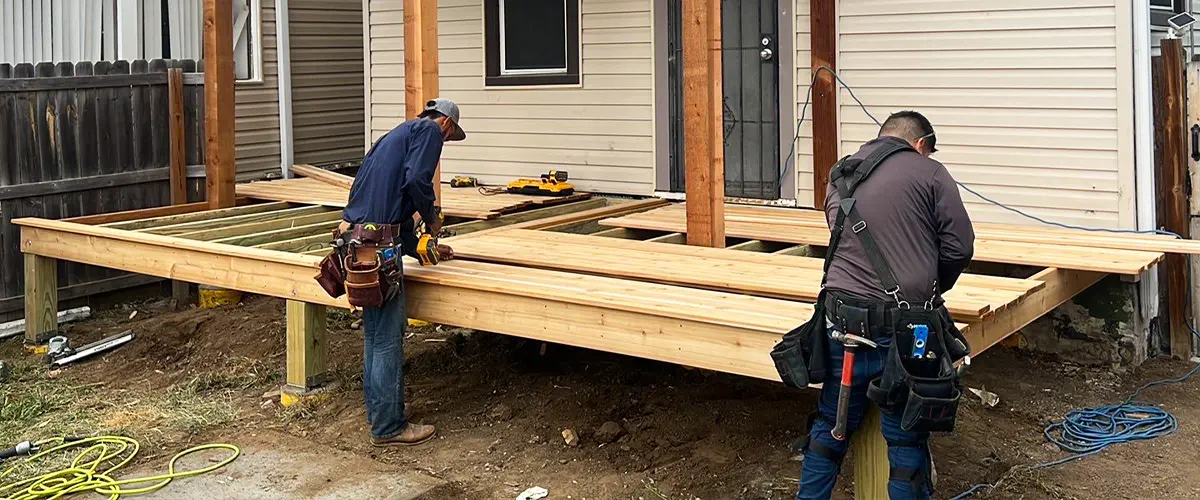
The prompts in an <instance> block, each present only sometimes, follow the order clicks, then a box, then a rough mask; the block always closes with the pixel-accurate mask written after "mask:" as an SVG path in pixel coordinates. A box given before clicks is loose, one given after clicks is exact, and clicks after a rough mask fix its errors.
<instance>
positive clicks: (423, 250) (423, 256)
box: [414, 210, 445, 266]
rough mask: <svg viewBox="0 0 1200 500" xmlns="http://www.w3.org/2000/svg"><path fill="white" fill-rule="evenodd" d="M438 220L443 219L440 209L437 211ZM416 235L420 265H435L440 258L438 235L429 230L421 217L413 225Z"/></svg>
mask: <svg viewBox="0 0 1200 500" xmlns="http://www.w3.org/2000/svg"><path fill="white" fill-rule="evenodd" d="M437 218H438V222H441V221H443V220H445V217H443V216H442V211H441V210H438V211H437ZM414 231H415V232H416V236H417V249H416V250H417V251H416V254H417V260H419V261H420V262H421V265H422V266H436V265H437V264H438V262H439V261H440V260H441V256H440V255H438V235H437V234H431V233H430V232H429V226H428V225H426V224H425V220H424V219H421V220H420V221H418V222H417V224H416V226H415V227H414Z"/></svg>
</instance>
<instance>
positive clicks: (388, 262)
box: [316, 224, 404, 308]
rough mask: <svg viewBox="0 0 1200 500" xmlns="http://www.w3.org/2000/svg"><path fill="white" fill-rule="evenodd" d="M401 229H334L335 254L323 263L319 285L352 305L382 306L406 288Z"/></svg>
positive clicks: (367, 226) (365, 226)
mask: <svg viewBox="0 0 1200 500" xmlns="http://www.w3.org/2000/svg"><path fill="white" fill-rule="evenodd" d="M402 230H403V229H402V227H401V226H399V225H395V224H354V225H352V226H351V227H350V229H349V230H348V231H345V232H340V231H338V230H336V229H335V230H334V231H333V242H332V243H331V245H332V246H333V251H332V252H330V253H329V254H328V255H326V256H325V258H324V259H322V260H321V266H320V273H319V274H318V275H317V276H316V280H317V283H319V284H320V285H321V288H322V289H324V290H325V292H326V293H328V294H329V295H330V296H331V297H333V298H338V297H341V296H342V295H343V294H345V295H346V299H347V300H348V301H349V302H350V305H351V306H354V307H359V308H362V307H380V306H382V305H383V303H384V302H387V301H388V300H390V299H391V298H392V297H395V296H396V294H398V293H399V292H400V291H401V288H402V287H403V281H404V272H403V264H402V263H401V260H400V259H401V255H402V253H401V251H400V248H399V247H398V246H397V245H396V239H398V238H399V236H400V234H401V231H402Z"/></svg>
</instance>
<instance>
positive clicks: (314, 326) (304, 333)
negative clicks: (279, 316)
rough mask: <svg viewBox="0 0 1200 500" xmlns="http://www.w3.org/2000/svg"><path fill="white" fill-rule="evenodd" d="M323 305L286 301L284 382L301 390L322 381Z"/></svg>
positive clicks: (314, 386)
mask: <svg viewBox="0 0 1200 500" xmlns="http://www.w3.org/2000/svg"><path fill="white" fill-rule="evenodd" d="M326 321H327V320H326V315H325V306H322V305H317V304H309V303H307V302H300V301H296V300H289V301H287V385H288V387H289V388H291V389H293V390H296V391H299V392H304V391H311V390H313V389H314V388H316V387H317V386H319V385H321V384H322V383H323V382H324V381H325V359H326V353H327V351H328V348H327V346H326V342H325V330H326V324H327V323H326Z"/></svg>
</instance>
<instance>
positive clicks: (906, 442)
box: [796, 339, 932, 500]
mask: <svg viewBox="0 0 1200 500" xmlns="http://www.w3.org/2000/svg"><path fill="white" fill-rule="evenodd" d="M889 341H890V339H887V340H885V341H883V342H880V347H879V349H871V348H867V347H862V348H859V349H858V351H856V352H855V353H854V381H853V385H852V386H851V393H850V411H849V415H848V417H847V419H846V427H847V429H846V430H847V438H846V440H845V441H838V440H836V439H833V436H832V435H831V434H830V431H832V430H833V424H834V423H835V422H836V421H837V405H838V392H839V391H840V390H841V389H840V387H841V385H840V382H841V377H842V353H843V349H842V343H841V342H838V341H836V340H832V339H830V341H829V360H830V364H829V368H830V376H829V379H828V380H826V381H825V384H824V385H823V386H822V388H821V400H820V403H819V405H818V411H819V412H820V414H821V416H820V418H818V419H816V421H815V422H813V428H812V431H811V432H810V433H809V440H810V442H817V443H820V444H822V445H825V446H826V447H828V448H830V449H831V450H833V451H834V452H835V453H837V454H838V455H841V456H845V454H846V450H847V448H848V447H849V446H850V439H849V435H850V434H851V433H853V432H854V431H855V429H858V426H859V425H860V424H862V420H863V415H864V414H865V413H866V411H867V405H868V404H871V402H870V400H869V399H867V384H869V383H870V381H871V380H872V379H874V378H877V377H879V375H880V374H881V373H882V372H883V360H884V354H885V353H886V352H887V345H888V344H889V343H890V342H889ZM882 427H883V437H884V439H886V440H887V442H888V461H889V462H891V466H892V468H908V469H920V470H921V471H927V470H928V467H929V465H928V461H927V455H928V452H927V451H926V450H927V448H924V447H923V446H924V445H925V444H926V443H927V442H928V441H929V433H927V432H925V433H916V432H907V431H905V430H904V429H901V428H900V417H899V416H898V415H889V414H887V413H886V412H885V413H884V414H883V424H882ZM914 443H919V444H920V445H921V447H917V446H913V444H914ZM840 469H841V464H838V463H834V462H833V461H832V460H830V459H829V458H826V457H825V456H824V455H821V454H819V453H816V452H814V451H813V450H812V449H811V447H810V448H809V449H807V450H805V451H804V467H803V474H802V475H801V477H800V491H799V492H797V493H796V499H797V500H807V499H828V498H829V497H830V496H831V495H832V494H833V486H834V483H836V482H837V475H838V471H839V470H840ZM921 489H922V491H919V492H914V491H913V487H912V484H910V483H909V482H907V481H901V480H891V481H888V497H890V498H891V499H892V500H907V499H928V498H929V496H930V495H931V494H932V489H931V487H930V485H929V484H925V485H924V487H923V488H921Z"/></svg>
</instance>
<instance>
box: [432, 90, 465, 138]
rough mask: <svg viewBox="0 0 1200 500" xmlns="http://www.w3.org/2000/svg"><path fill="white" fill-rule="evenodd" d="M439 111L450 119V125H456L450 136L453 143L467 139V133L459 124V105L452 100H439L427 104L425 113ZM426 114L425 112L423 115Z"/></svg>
mask: <svg viewBox="0 0 1200 500" xmlns="http://www.w3.org/2000/svg"><path fill="white" fill-rule="evenodd" d="M429 111H437V112H438V113H441V114H442V115H444V116H445V117H446V118H449V119H450V123H452V124H454V132H453V133H451V134H450V139H448V140H451V141H461V140H463V139H466V138H467V133H466V132H464V131H463V129H462V126H460V125H459V124H458V105H457V104H455V103H454V101H451V100H450V99H443V98H440V97H439V98H437V99H432V100H430V101H429V102H426V103H425V112H429ZM424 114H425V113H424V112H423V113H422V115H424Z"/></svg>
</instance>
